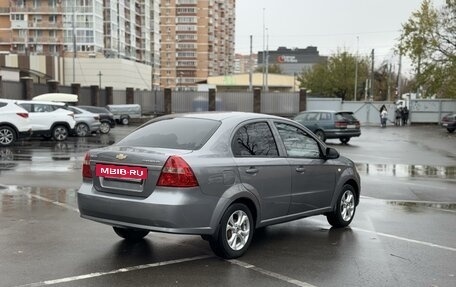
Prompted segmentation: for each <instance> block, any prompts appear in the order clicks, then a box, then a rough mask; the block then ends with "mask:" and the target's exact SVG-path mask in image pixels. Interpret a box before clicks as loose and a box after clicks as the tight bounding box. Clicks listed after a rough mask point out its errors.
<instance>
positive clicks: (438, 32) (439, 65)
mask: <svg viewBox="0 0 456 287" xmlns="http://www.w3.org/2000/svg"><path fill="white" fill-rule="evenodd" d="M399 50H400V52H401V53H403V54H405V55H407V56H409V57H410V59H411V60H412V63H413V67H414V69H415V73H416V85H417V86H416V87H415V88H416V90H417V91H420V92H422V95H423V96H434V95H436V96H437V97H449V98H456V73H455V71H456V0H446V2H445V5H444V6H443V7H442V8H440V9H436V8H434V7H433V6H432V5H431V1H430V0H424V1H423V3H422V4H421V7H420V10H419V11H415V12H413V13H412V15H411V17H410V18H409V19H408V21H407V22H406V23H405V24H403V25H402V32H401V40H400V44H399Z"/></svg>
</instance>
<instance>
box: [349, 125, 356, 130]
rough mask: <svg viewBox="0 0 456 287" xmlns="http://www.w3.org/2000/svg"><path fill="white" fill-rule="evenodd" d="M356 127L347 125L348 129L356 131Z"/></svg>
mask: <svg viewBox="0 0 456 287" xmlns="http://www.w3.org/2000/svg"><path fill="white" fill-rule="evenodd" d="M355 128H356V125H347V129H355Z"/></svg>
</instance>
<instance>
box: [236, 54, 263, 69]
mask: <svg viewBox="0 0 456 287" xmlns="http://www.w3.org/2000/svg"><path fill="white" fill-rule="evenodd" d="M257 61H258V59H257V55H256V54H252V56H250V55H242V54H236V55H235V56H234V73H235V74H246V73H250V71H252V72H254V71H255V69H256V67H257V65H258V64H257Z"/></svg>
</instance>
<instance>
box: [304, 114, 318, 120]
mask: <svg viewBox="0 0 456 287" xmlns="http://www.w3.org/2000/svg"><path fill="white" fill-rule="evenodd" d="M306 120H308V121H316V120H318V113H308V114H307V118H306Z"/></svg>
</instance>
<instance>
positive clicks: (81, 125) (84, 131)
mask: <svg viewBox="0 0 456 287" xmlns="http://www.w3.org/2000/svg"><path fill="white" fill-rule="evenodd" d="M67 109H68V110H70V111H72V112H74V119H75V120H76V126H75V127H74V132H75V133H76V135H77V136H78V137H85V136H88V135H90V134H92V133H96V132H98V131H99V130H100V126H101V122H100V115H99V114H94V113H92V112H89V111H86V110H83V109H81V108H78V107H73V106H68V107H67Z"/></svg>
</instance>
